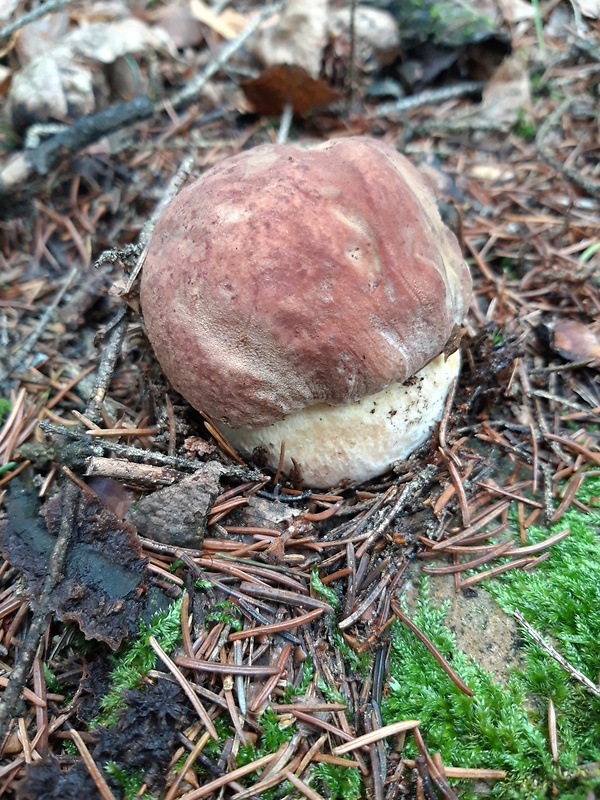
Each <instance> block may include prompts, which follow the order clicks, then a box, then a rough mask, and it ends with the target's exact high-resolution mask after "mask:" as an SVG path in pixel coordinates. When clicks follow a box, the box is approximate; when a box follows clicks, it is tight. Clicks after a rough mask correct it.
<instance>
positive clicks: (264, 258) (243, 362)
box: [141, 137, 471, 487]
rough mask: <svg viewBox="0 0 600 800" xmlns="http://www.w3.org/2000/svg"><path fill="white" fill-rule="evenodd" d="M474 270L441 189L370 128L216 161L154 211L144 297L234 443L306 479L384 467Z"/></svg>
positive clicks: (449, 361)
mask: <svg viewBox="0 0 600 800" xmlns="http://www.w3.org/2000/svg"><path fill="white" fill-rule="evenodd" d="M470 297H471V278H470V275H469V270H468V267H467V265H466V264H465V262H464V260H463V258H462V256H461V253H460V249H459V247H458V243H457V241H456V238H455V236H454V235H453V234H452V233H451V232H450V231H449V230H448V229H447V228H446V226H445V225H444V224H443V222H442V220H441V218H440V215H439V212H438V210H437V206H436V203H435V199H434V197H433V194H432V192H431V190H430V189H429V187H428V186H427V184H426V183H425V181H424V178H423V177H422V176H421V174H420V173H419V172H418V170H417V169H416V168H415V167H413V166H412V165H411V164H410V162H409V161H408V160H407V159H406V158H404V157H403V156H402V155H400V154H399V153H397V152H396V150H394V149H393V148H392V147H390V146H388V145H387V144H385V143H383V142H381V141H378V140H376V139H371V138H363V137H351V138H347V139H334V140H331V141H329V142H326V143H324V144H319V145H317V146H316V147H312V148H310V149H304V148H301V147H298V146H292V145H283V146H281V145H270V144H269V145H263V146H260V147H257V148H255V149H253V150H249V151H247V152H243V153H240V154H239V155H236V156H233V157H231V158H228V159H226V160H224V161H223V162H222V163H220V164H218V165H217V166H216V167H213V168H212V169H210V170H208V171H207V172H206V173H204V175H203V176H202V177H201V178H200V179H199V180H197V181H196V182H195V183H193V184H191V185H190V186H188V187H187V188H186V189H184V190H183V191H182V192H181V193H180V194H179V195H178V197H177V198H176V199H175V200H173V201H172V202H171V203H170V205H168V206H167V208H166V210H165V211H164V212H163V214H162V216H161V218H160V219H159V221H158V224H157V226H156V229H155V231H154V235H153V238H152V242H151V246H150V249H149V253H148V257H147V260H146V263H145V266H144V271H143V276H142V287H141V304H142V310H143V314H144V320H145V324H146V328H147V331H148V336H149V338H150V342H151V344H152V346H153V348H154V352H155V354H156V356H157V358H158V361H159V363H160V364H161V366H162V368H163V370H164V372H165V374H166V375H167V377H168V378H169V380H170V381H171V383H172V385H173V386H174V388H175V389H177V391H179V392H180V393H181V394H182V395H183V396H184V397H185V398H186V399H187V400H188V401H189V402H190V403H191V405H192V406H194V407H195V408H196V409H199V410H202V411H204V412H205V413H207V414H208V415H210V416H211V417H212V418H213V419H214V420H215V421H216V422H217V423H218V425H219V427H220V428H221V430H222V431H223V432H224V434H225V436H226V437H227V438H228V439H229V440H230V442H231V443H232V444H233V445H234V446H236V447H237V448H238V449H239V450H240V452H242V453H244V454H246V455H248V454H251V453H252V452H253V450H254V449H255V448H257V447H260V448H261V450H262V451H263V454H266V457H267V460H268V463H269V464H270V465H271V466H273V467H274V466H275V465H276V464H277V462H278V459H279V455H280V448H281V444H282V442H285V453H286V458H285V464H284V466H285V468H286V469H289V468H290V467H291V460H290V459H291V458H294V459H295V460H296V461H297V463H298V464H299V466H300V468H301V471H302V476H303V480H304V483H305V484H306V485H312V486H315V487H326V486H333V485H335V484H337V483H339V482H340V481H342V480H343V479H344V478H349V479H351V480H352V481H356V482H362V481H366V480H369V479H371V478H374V477H376V476H378V475H381V474H383V473H384V472H385V471H386V470H387V469H388V468H389V467H390V466H391V464H392V463H393V462H394V461H396V460H398V459H404V458H406V457H407V456H408V455H409V454H410V453H411V452H412V451H413V450H414V449H415V448H417V447H418V446H419V445H420V444H422V443H423V442H424V441H425V440H426V439H427V437H428V436H429V434H430V432H431V430H432V428H433V427H434V424H435V423H436V421H438V420H439V419H440V418H441V415H442V411H443V407H444V402H445V398H446V396H447V394H448V391H449V388H450V386H451V385H452V382H453V381H454V379H455V377H456V375H457V374H458V371H459V364H460V358H459V353H458V350H457V346H458V341H459V337H460V325H461V322H462V320H463V318H464V315H465V313H466V310H467V307H468V304H469V301H470Z"/></svg>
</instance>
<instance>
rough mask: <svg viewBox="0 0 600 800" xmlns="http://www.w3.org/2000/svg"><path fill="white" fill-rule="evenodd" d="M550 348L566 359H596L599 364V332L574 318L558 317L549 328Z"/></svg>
mask: <svg viewBox="0 0 600 800" xmlns="http://www.w3.org/2000/svg"><path fill="white" fill-rule="evenodd" d="M550 330H551V346H552V349H553V350H554V351H555V352H556V353H558V354H559V355H561V356H562V357H563V358H566V359H567V361H587V360H588V359H589V360H590V361H596V362H598V364H599V365H600V334H599V331H598V329H596V330H594V328H593V327H592V325H587V324H586V323H584V322H579V320H576V319H558V320H556V322H554V323H553V324H552V326H551V328H550Z"/></svg>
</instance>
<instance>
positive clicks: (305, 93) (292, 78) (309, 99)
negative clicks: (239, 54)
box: [241, 64, 340, 117]
mask: <svg viewBox="0 0 600 800" xmlns="http://www.w3.org/2000/svg"><path fill="white" fill-rule="evenodd" d="M241 86H242V89H243V90H244V94H245V95H246V97H247V98H248V100H249V101H250V103H252V106H253V107H254V111H255V112H256V113H257V114H260V115H261V116H264V117H274V116H278V115H279V114H281V112H282V111H283V109H284V106H286V105H291V106H292V108H293V110H294V114H305V113H306V112H307V111H312V110H313V109H315V108H323V107H324V106H327V105H329V104H330V103H333V102H334V100H339V98H340V95H339V94H338V92H336V91H335V89H332V88H331V86H329V85H328V84H327V83H325V81H322V80H318V79H317V78H312V77H311V76H310V75H309V73H308V72H307V71H306V70H305V69H304V68H303V67H298V66H291V65H289V64H276V65H275V66H272V67H269V68H268V69H266V70H265V71H264V72H263V73H262V75H259V77H258V78H253V79H252V80H247V81H243V82H242V84H241Z"/></svg>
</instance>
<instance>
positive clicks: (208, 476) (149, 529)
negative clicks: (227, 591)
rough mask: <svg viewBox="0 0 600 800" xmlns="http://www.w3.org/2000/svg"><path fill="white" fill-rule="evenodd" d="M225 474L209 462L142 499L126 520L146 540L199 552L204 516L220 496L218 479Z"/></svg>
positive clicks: (205, 517)
mask: <svg viewBox="0 0 600 800" xmlns="http://www.w3.org/2000/svg"><path fill="white" fill-rule="evenodd" d="M225 472H226V470H225V467H223V465H222V464H219V463H218V462H217V461H209V462H208V463H207V464H205V465H204V467H203V468H202V469H199V470H198V471H197V472H195V473H194V474H193V475H190V476H189V477H187V478H184V479H183V480H182V481H180V482H179V483H177V484H175V485H174V486H167V487H165V488H164V489H159V490H158V491H156V492H153V493H152V494H150V495H148V496H147V497H144V498H142V500H140V501H139V502H138V503H136V505H135V506H134V507H132V508H131V509H130V511H129V513H128V515H127V518H128V519H129V520H130V521H131V522H132V523H133V524H134V525H135V526H136V528H137V529H138V531H139V532H140V533H141V534H142V535H143V536H147V537H148V538H150V539H154V540H155V541H158V542H164V543H166V544H172V545H177V546H179V547H193V548H199V547H201V546H202V540H203V539H204V534H205V533H206V521H207V518H208V512H209V511H210V508H211V506H212V505H213V504H214V502H215V500H216V499H217V496H218V495H219V494H220V492H221V487H220V484H219V478H220V477H221V475H223V474H224V473H225Z"/></svg>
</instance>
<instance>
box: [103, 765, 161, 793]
mask: <svg viewBox="0 0 600 800" xmlns="http://www.w3.org/2000/svg"><path fill="white" fill-rule="evenodd" d="M104 771H105V772H106V773H107V775H110V777H111V778H112V780H113V782H114V783H115V784H116V785H117V786H118V787H119V789H120V790H121V797H122V798H123V800H134V799H135V798H136V797H139V798H142V800H153V798H152V797H151V796H150V795H149V794H147V793H146V792H144V794H139V791H140V789H141V788H142V786H143V783H144V779H143V774H142V773H141V772H134V773H129V772H126V771H125V770H124V769H121V768H120V767H119V766H117V764H115V762H114V761H109V762H108V763H106V764H105V765H104Z"/></svg>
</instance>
